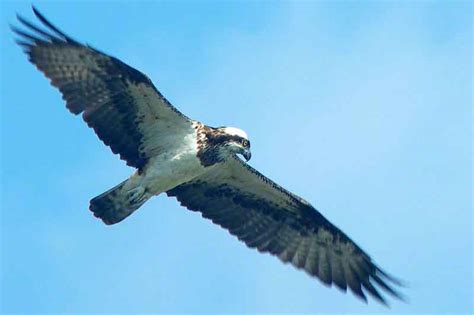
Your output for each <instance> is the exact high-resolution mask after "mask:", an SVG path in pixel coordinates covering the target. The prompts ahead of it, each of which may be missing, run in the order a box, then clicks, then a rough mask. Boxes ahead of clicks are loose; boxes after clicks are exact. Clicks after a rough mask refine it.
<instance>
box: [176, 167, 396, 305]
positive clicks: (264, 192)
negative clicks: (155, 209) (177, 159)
mask: <svg viewBox="0 0 474 315" xmlns="http://www.w3.org/2000/svg"><path fill="white" fill-rule="evenodd" d="M167 194H168V195H169V196H175V197H176V198H177V199H178V201H179V202H180V203H181V204H182V205H183V206H185V207H187V208H188V209H190V210H193V211H199V212H201V214H202V216H203V217H204V218H207V219H210V220H212V222H214V223H216V224H218V225H220V226H221V227H223V228H225V229H227V230H229V232H230V233H231V234H232V235H235V236H237V238H238V239H239V240H241V241H243V242H244V243H245V244H247V246H249V247H251V248H257V249H258V251H260V252H268V253H270V254H272V255H275V256H277V257H278V258H279V259H280V260H282V261H283V262H285V263H286V262H290V263H291V264H292V265H293V266H295V267H297V268H300V269H304V270H305V271H306V272H307V273H309V274H310V275H311V276H315V277H318V278H319V279H320V280H321V281H322V282H323V283H325V284H327V285H331V284H332V283H334V284H335V285H336V286H337V287H339V288H340V289H342V290H344V291H346V290H347V287H349V288H350V289H351V290H352V292H354V293H355V295H357V296H358V297H360V298H361V299H363V300H365V301H366V300H367V299H366V296H365V293H364V291H363V290H362V289H364V290H365V291H366V292H368V293H369V294H370V295H372V296H373V297H374V298H375V299H377V300H378V301H380V302H382V303H384V304H386V300H385V298H384V297H382V295H381V294H380V293H379V291H378V290H377V289H376V288H375V285H378V286H379V287H381V288H382V289H384V290H385V291H386V292H388V293H390V294H391V295H393V296H395V297H397V298H401V296H400V294H399V293H398V292H396V291H395V290H394V289H393V288H392V287H391V284H397V285H400V283H399V281H398V280H396V279H394V278H393V277H391V276H389V275H387V274H386V273H385V272H384V271H382V270H381V269H380V268H379V267H377V266H376V265H375V264H374V263H373V262H372V260H371V259H370V257H369V256H368V255H367V254H366V253H365V252H364V251H363V250H362V249H361V248H359V246H357V245H356V244H355V243H354V242H353V241H352V240H351V239H350V238H349V237H348V236H346V235H345V234H344V233H343V232H342V231H341V230H339V229H338V228H337V227H336V226H334V225H333V224H331V223H330V222H329V221H328V220H327V219H326V218H324V217H323V216H322V215H321V214H320V213H319V212H318V211H317V210H316V209H314V208H313V207H312V206H311V205H310V204H309V203H307V202H306V201H304V200H303V199H301V198H300V197H298V196H296V195H294V194H292V193H290V192H288V191H287V190H285V189H284V188H282V187H280V186H279V185H277V184H276V183H274V182H272V181H271V180H269V179H268V178H266V177H265V176H263V175H262V174H260V173H259V172H258V171H256V170H255V169H253V168H252V167H250V166H249V165H247V164H246V163H243V162H242V161H241V160H240V159H238V158H232V159H230V160H229V161H226V162H224V163H222V164H217V165H216V166H215V167H214V168H213V169H211V170H210V171H209V172H207V173H206V174H204V175H203V176H200V177H198V178H196V179H195V180H193V181H191V182H189V183H185V184H183V185H180V186H178V187H176V188H174V189H172V190H170V191H168V192H167Z"/></svg>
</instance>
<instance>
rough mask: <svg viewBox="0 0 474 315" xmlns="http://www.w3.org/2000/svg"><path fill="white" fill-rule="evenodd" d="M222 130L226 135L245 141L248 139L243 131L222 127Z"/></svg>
mask: <svg viewBox="0 0 474 315" xmlns="http://www.w3.org/2000/svg"><path fill="white" fill-rule="evenodd" d="M222 130H223V131H224V132H225V133H227V134H228V135H231V136H238V137H241V138H244V139H246V140H248V139H249V137H248V136H247V133H246V132H245V131H243V130H242V129H239V128H235V127H223V128H222Z"/></svg>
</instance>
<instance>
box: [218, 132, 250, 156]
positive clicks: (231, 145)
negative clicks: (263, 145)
mask: <svg viewBox="0 0 474 315" xmlns="http://www.w3.org/2000/svg"><path fill="white" fill-rule="evenodd" d="M216 130H217V131H218V132H217V133H215V135H214V139H215V143H218V144H219V145H220V146H221V147H222V148H223V149H224V151H223V152H228V153H232V154H241V155H242V156H243V157H244V158H245V160H246V161H248V160H250V158H251V156H252V154H251V153H250V141H249V138H248V136H247V133H246V132H245V131H243V130H242V129H239V128H235V127H219V128H216Z"/></svg>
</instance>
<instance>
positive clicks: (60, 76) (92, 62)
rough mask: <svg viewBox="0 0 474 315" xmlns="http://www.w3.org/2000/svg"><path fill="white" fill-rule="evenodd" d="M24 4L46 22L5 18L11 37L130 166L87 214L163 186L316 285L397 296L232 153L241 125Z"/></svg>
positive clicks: (329, 228) (116, 208) (244, 148)
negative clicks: (177, 98) (209, 117)
mask: <svg viewBox="0 0 474 315" xmlns="http://www.w3.org/2000/svg"><path fill="white" fill-rule="evenodd" d="M33 11H34V13H35V15H36V16H37V18H38V19H39V20H40V21H41V22H42V24H43V25H44V26H45V27H46V30H43V29H41V28H39V27H37V26H35V25H33V24H31V23H30V22H28V21H26V20H25V19H23V18H21V17H18V19H19V21H20V22H21V23H22V24H23V25H24V26H25V27H26V29H27V30H28V32H26V31H23V30H20V29H18V28H14V27H13V30H14V31H15V32H16V33H17V34H18V35H19V36H20V39H19V40H18V41H17V42H18V44H19V45H21V46H22V47H23V49H24V51H25V52H26V53H27V55H28V57H29V59H30V61H31V62H32V63H33V64H35V65H36V67H37V68H38V69H39V70H40V71H41V72H43V73H44V74H45V75H46V77H48V78H49V79H50V80H51V83H52V85H54V86H55V87H57V88H58V89H59V90H60V92H61V93H62V95H63V98H64V100H65V101H66V106H67V108H68V109H69V110H70V111H71V112H72V113H73V114H75V115H79V114H82V117H83V119H84V121H85V122H86V123H87V124H88V125H89V126H90V127H91V128H93V129H94V131H95V132H96V134H97V135H98V137H99V138H100V139H101V140H102V141H103V142H104V143H105V144H106V145H108V146H110V148H111V150H112V151H113V152H114V153H118V154H119V155H120V157H121V158H122V159H124V160H125V161H126V162H127V164H128V165H130V166H132V167H135V168H136V169H138V171H137V172H136V173H135V174H134V175H133V176H132V177H130V178H129V179H128V180H126V181H124V182H123V183H121V184H119V185H117V186H116V187H114V188H113V189H111V190H109V191H107V192H105V193H103V194H101V195H99V196H98V197H96V198H94V199H92V200H91V206H90V209H91V210H92V211H93V212H94V214H95V215H96V216H97V217H99V218H101V219H102V220H103V221H104V222H105V223H107V224H115V223H118V222H120V221H121V220H123V219H125V218H126V217H127V216H129V215H130V214H131V213H132V212H134V211H135V210H137V209H138V208H139V207H140V206H141V205H142V204H143V203H145V202H146V200H148V199H149V198H150V197H152V196H153V195H157V194H159V193H162V192H166V193H167V194H168V196H172V197H176V198H177V199H178V201H179V202H180V203H181V204H182V205H183V206H185V207H186V208H188V209H189V210H193V211H198V212H200V213H201V214H202V216H203V217H205V218H207V219H210V220H211V221H212V222H214V223H216V224H218V225H220V226H221V227H223V228H225V229H227V230H228V231H229V232H230V234H232V235H234V236H236V237H237V238H238V239H239V240H241V241H242V242H244V243H245V244H246V245H247V246H248V247H251V248H256V249H257V250H258V251H260V252H264V253H270V254H272V255H274V256H277V257H278V258H279V259H280V260H281V261H283V262H285V263H290V264H292V265H293V266H295V267H296V268H298V269H303V270H305V271H306V272H307V273H308V274H309V275H311V276H313V277H317V278H318V279H319V280H320V281H321V282H323V283H324V284H326V285H332V284H334V285H336V286H337V287H339V288H340V289H342V290H344V291H346V290H347V289H348V288H349V289H350V290H351V291H352V292H354V294H355V295H356V296H358V297H359V298H361V299H363V300H365V301H366V300H367V298H366V293H368V294H370V295H371V296H372V297H374V298H375V299H376V300H378V301H379V302H381V303H384V304H386V299H385V298H384V297H383V296H382V294H381V293H380V292H379V289H380V288H381V289H382V290H384V291H385V292H388V293H389V294H391V295H392V296H394V297H396V298H401V295H400V294H399V293H398V292H397V291H395V290H394V288H393V286H396V285H400V282H399V281H398V280H396V279H394V278H393V277H391V276H389V275H388V274H387V273H385V272H384V271H382V270H381V269H380V268H379V267H378V266H377V265H375V264H374V262H373V260H372V259H371V258H370V257H369V255H368V254H367V253H365V252H364V251H363V250H362V249H361V248H360V247H359V246H358V245H357V244H356V243H355V242H353V241H352V240H351V239H350V238H349V237H348V236H347V235H346V234H345V233H344V232H342V231H341V230H340V229H339V228H337V227H336V226H334V225H333V224H332V223H330V222H329V221H328V220H327V219H326V218H325V217H324V216H323V215H322V214H321V213H319V212H318V211H317V210H316V209H315V208H314V207H313V206H311V205H310V204H309V203H308V202H306V201H305V200H303V199H302V198H300V197H298V196H296V195H294V194H292V193H290V192H289V191H287V190H285V189H284V188H282V187H281V186H279V185H278V184H276V183H274V182H273V181H271V180H270V179H268V178H267V177H265V176H263V175H262V174H261V173H259V172H258V171H257V170H255V169H253V168H252V167H251V166H249V165H248V164H246V163H244V162H243V161H242V160H240V159H239V158H238V157H237V154H241V155H243V156H244V157H245V158H246V160H248V159H250V156H251V155H250V143H249V142H248V139H247V136H246V134H245V133H244V132H243V131H241V130H239V129H236V128H229V127H221V128H212V127H209V126H206V125H204V124H202V123H199V122H197V121H194V120H191V119H189V118H187V117H186V116H184V115H183V114H181V113H180V112H179V111H178V110H176V108H174V107H173V106H172V105H171V104H170V103H169V102H168V101H167V100H166V99H165V98H164V97H163V96H162V95H161V93H160V92H159V91H158V90H157V89H156V88H155V86H154V85H153V84H152V82H151V80H150V79H149V78H148V77H147V76H146V75H144V74H143V73H141V72H140V71H138V70H136V69H134V68H132V67H130V66H128V65H126V64H125V63H123V62H122V61H120V60H118V59H116V58H114V57H111V56H108V55H106V54H104V53H102V52H100V51H98V50H96V49H94V48H91V47H90V46H86V45H83V44H80V43H79V42H77V41H75V40H73V39H72V38H70V37H69V36H67V35H65V34H64V33H63V32H62V31H60V30H59V29H58V28H56V27H55V26H53V25H52V24H51V23H50V22H48V21H47V20H46V19H45V18H44V17H43V16H42V15H41V14H40V13H39V12H38V11H37V10H36V9H33ZM167 172H168V173H167ZM176 174H178V175H176ZM173 176H175V177H176V178H175V177H173ZM180 176H181V177H180Z"/></svg>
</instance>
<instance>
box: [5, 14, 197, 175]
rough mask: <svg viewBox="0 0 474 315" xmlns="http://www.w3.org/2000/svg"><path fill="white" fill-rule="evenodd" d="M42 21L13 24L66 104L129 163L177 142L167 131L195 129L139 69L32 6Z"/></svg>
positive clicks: (32, 58)
mask: <svg viewBox="0 0 474 315" xmlns="http://www.w3.org/2000/svg"><path fill="white" fill-rule="evenodd" d="M33 12H34V14H35V15H36V17H37V18H38V20H39V21H40V22H41V24H42V25H43V28H42V27H39V26H37V25H34V24H33V23H31V22H29V21H27V20H26V19H24V18H23V17H21V16H17V17H18V21H19V22H20V23H21V24H22V25H23V26H24V28H25V30H22V29H20V28H17V27H14V26H12V30H13V31H14V32H15V33H16V34H17V35H18V36H19V37H20V38H19V39H17V42H18V44H19V45H20V46H22V47H23V50H24V51H25V52H26V54H27V55H28V57H29V60H30V61H31V62H32V63H33V64H34V65H36V67H37V68H38V69H39V70H40V71H41V72H43V73H44V75H45V76H46V77H47V78H49V79H50V80H51V84H52V85H53V86H55V87H57V88H58V89H59V91H60V92H61V94H62V96H63V99H64V100H65V101H66V107H67V108H68V109H69V111H71V112H72V113H73V114H75V115H79V114H82V117H83V119H84V120H85V122H86V123H87V124H88V126H89V127H91V128H93V129H94V131H95V133H96V134H97V135H98V137H99V138H100V139H101V140H102V141H103V142H104V143H105V144H106V145H108V146H110V148H111V150H112V151H113V152H114V153H118V154H119V155H120V157H121V158H122V159H124V160H125V161H126V162H127V164H128V165H130V166H133V167H136V168H139V169H140V168H142V167H143V166H144V165H145V164H146V162H147V161H148V159H149V158H150V157H151V156H153V155H155V154H157V153H159V152H161V150H163V148H164V147H165V148H167V149H168V150H171V149H173V147H175V146H177V145H178V143H179V142H177V141H172V140H170V139H169V138H170V137H167V136H171V137H173V136H180V135H185V134H188V133H190V132H192V131H193V129H192V121H191V120H190V119H188V118H187V117H185V116H184V115H183V114H181V113H180V112H179V111H178V110H176V109H175V108H174V107H173V106H172V105H171V104H170V103H169V102H168V101H167V100H166V99H165V98H164V97H163V96H162V95H161V93H160V92H159V91H158V90H157V89H156V88H155V86H154V85H153V83H152V82H151V80H150V79H149V78H148V77H147V76H146V75H145V74H143V73H141V72H140V71H138V70H136V69H134V68H132V67H130V66H128V65H127V64H125V63H123V62H122V61H120V60H119V59H117V58H114V57H111V56H109V55H106V54H104V53H102V52H100V51H98V50H97V49H94V48H92V47H90V46H87V45H83V44H81V43H79V42H77V41H76V40H74V39H72V38H71V37H69V36H68V35H66V34H65V33H64V32H62V31H61V30H59V29H58V28H57V27H56V26H54V25H53V24H52V23H51V22H49V21H48V20H47V19H46V18H45V17H44V16H43V15H41V13H39V12H38V10H36V9H35V8H33Z"/></svg>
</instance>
